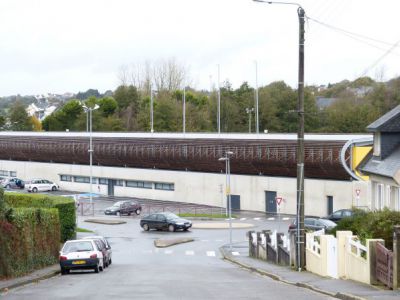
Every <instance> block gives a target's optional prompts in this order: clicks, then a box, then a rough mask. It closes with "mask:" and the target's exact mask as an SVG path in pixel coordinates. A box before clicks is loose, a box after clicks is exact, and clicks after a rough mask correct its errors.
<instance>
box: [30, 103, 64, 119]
mask: <svg viewBox="0 0 400 300" xmlns="http://www.w3.org/2000/svg"><path fill="white" fill-rule="evenodd" d="M56 108H57V107H56V106H54V105H50V106H49V105H47V103H46V104H45V105H40V104H35V103H31V104H30V105H29V106H28V107H27V109H26V112H27V114H28V115H29V116H31V117H32V116H35V117H36V118H37V119H38V120H40V121H43V120H44V118H46V117H47V116H49V115H51V114H52V113H53V112H54V111H55V110H56Z"/></svg>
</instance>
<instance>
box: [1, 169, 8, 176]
mask: <svg viewBox="0 0 400 300" xmlns="http://www.w3.org/2000/svg"><path fill="white" fill-rule="evenodd" d="M8 174H9V173H8V171H6V170H0V176H8Z"/></svg>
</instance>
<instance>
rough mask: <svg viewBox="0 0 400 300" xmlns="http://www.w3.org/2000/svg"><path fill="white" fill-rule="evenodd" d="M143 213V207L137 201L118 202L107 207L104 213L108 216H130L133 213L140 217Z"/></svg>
mask: <svg viewBox="0 0 400 300" xmlns="http://www.w3.org/2000/svg"><path fill="white" fill-rule="evenodd" d="M141 212H142V206H141V205H140V204H139V203H138V202H136V201H130V200H125V201H118V202H115V203H114V205H113V206H110V207H107V208H106V209H105V211H104V213H105V214H106V215H117V216H119V215H128V216H130V215H131V214H132V213H135V214H137V215H140V213H141Z"/></svg>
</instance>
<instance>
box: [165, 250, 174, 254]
mask: <svg viewBox="0 0 400 300" xmlns="http://www.w3.org/2000/svg"><path fill="white" fill-rule="evenodd" d="M173 252H174V251H172V250H165V251H164V253H165V254H172V253H173Z"/></svg>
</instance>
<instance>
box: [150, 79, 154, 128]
mask: <svg viewBox="0 0 400 300" xmlns="http://www.w3.org/2000/svg"><path fill="white" fill-rule="evenodd" d="M150 131H151V133H153V132H154V119H153V88H152V87H151V84H150Z"/></svg>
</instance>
